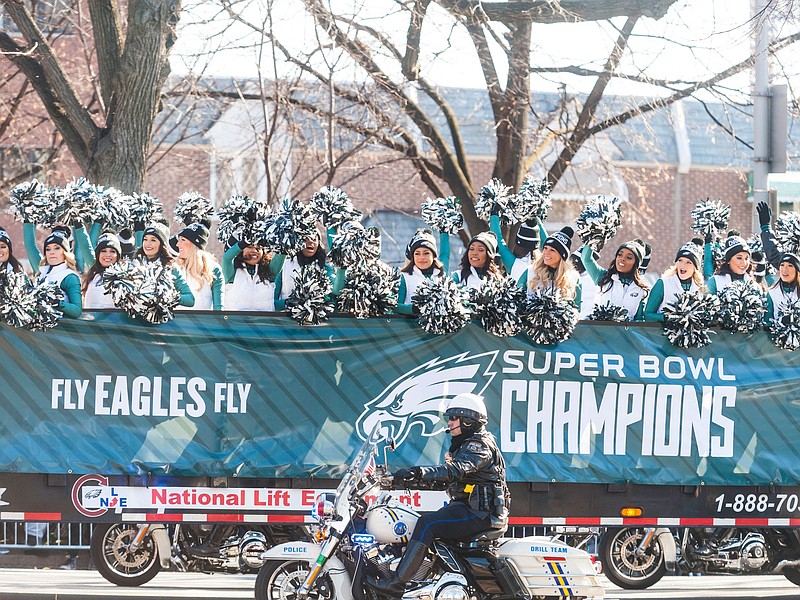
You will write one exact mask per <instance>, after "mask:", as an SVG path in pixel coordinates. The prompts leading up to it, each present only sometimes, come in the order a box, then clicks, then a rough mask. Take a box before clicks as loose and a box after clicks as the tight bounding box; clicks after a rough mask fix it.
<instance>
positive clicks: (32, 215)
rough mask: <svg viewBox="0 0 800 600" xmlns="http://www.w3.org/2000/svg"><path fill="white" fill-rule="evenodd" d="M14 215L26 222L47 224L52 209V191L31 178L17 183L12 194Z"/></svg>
mask: <svg viewBox="0 0 800 600" xmlns="http://www.w3.org/2000/svg"><path fill="white" fill-rule="evenodd" d="M10 200H11V207H12V209H13V213H14V216H15V217H16V218H17V219H18V220H20V221H24V222H26V223H36V224H37V225H39V224H45V222H46V221H47V220H48V219H47V214H48V213H49V212H50V211H51V209H50V191H49V189H48V188H47V186H46V185H45V184H43V183H42V182H40V181H39V180H37V179H31V180H30V181H25V182H23V183H20V184H17V185H15V186H14V187H13V188H12V190H11V194H10Z"/></svg>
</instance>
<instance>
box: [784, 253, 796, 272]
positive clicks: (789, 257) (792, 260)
mask: <svg viewBox="0 0 800 600" xmlns="http://www.w3.org/2000/svg"><path fill="white" fill-rule="evenodd" d="M781 262H786V263H789V264H790V265H792V266H793V267H794V268H795V269H796V270H797V272H798V273H800V256H798V255H797V254H794V253H792V252H784V253H783V254H781Z"/></svg>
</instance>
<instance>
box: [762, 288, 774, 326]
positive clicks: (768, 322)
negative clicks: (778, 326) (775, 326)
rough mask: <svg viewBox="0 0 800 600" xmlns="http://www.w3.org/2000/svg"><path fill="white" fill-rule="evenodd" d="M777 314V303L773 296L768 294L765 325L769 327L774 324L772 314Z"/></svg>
mask: <svg viewBox="0 0 800 600" xmlns="http://www.w3.org/2000/svg"><path fill="white" fill-rule="evenodd" d="M774 314H775V303H774V302H773V301H772V296H770V295H769V294H767V312H766V313H765V314H764V326H765V327H769V326H770V325H772V316H773V315H774Z"/></svg>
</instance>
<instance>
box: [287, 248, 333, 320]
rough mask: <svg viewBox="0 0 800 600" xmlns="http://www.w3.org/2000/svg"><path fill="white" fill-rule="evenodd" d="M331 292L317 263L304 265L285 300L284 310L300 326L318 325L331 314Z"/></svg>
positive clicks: (329, 285)
mask: <svg viewBox="0 0 800 600" xmlns="http://www.w3.org/2000/svg"><path fill="white" fill-rule="evenodd" d="M331 291H332V286H331V280H330V279H328V274H327V273H326V272H325V269H324V268H322V267H320V266H319V265H318V264H317V263H312V264H310V265H306V266H304V267H302V268H301V269H300V272H299V273H297V275H296V276H295V279H294V291H293V292H292V295H291V296H289V297H288V298H287V299H286V308H287V309H289V311H290V312H291V315H292V318H293V319H294V320H295V321H297V322H298V323H300V324H301V325H319V324H320V323H321V322H322V321H324V320H325V319H327V318H328V316H330V314H331V313H332V312H333V309H334V304H333V302H331V301H330V300H329V299H328V295H329V294H330V293H331Z"/></svg>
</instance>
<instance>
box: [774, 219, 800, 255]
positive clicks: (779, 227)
mask: <svg viewBox="0 0 800 600" xmlns="http://www.w3.org/2000/svg"><path fill="white" fill-rule="evenodd" d="M773 229H774V233H775V244H777V246H778V249H780V251H781V252H791V253H792V254H797V253H800V213H798V212H796V211H793V210H792V211H784V212H782V213H781V214H780V215H778V218H777V219H775V227H774V228H773Z"/></svg>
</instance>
